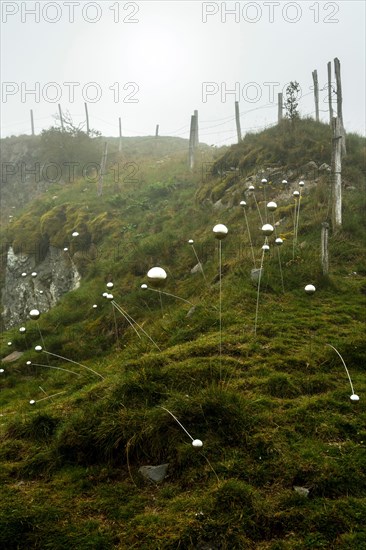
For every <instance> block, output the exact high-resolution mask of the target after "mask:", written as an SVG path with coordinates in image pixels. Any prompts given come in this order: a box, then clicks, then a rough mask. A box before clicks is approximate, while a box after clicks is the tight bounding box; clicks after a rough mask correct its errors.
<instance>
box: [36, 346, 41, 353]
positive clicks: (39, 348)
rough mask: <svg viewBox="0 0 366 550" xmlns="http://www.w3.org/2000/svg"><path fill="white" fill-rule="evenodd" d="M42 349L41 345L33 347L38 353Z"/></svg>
mask: <svg viewBox="0 0 366 550" xmlns="http://www.w3.org/2000/svg"><path fill="white" fill-rule="evenodd" d="M42 349H43V348H42V346H36V347H35V348H34V351H37V352H38V353H39V352H41V351H42Z"/></svg>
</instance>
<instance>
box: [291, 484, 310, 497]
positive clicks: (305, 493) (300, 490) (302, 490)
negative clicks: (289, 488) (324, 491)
mask: <svg viewBox="0 0 366 550" xmlns="http://www.w3.org/2000/svg"><path fill="white" fill-rule="evenodd" d="M294 491H295V492H296V493H298V494H299V495H301V496H303V497H307V496H309V493H310V491H309V489H307V488H306V487H299V486H297V485H294Z"/></svg>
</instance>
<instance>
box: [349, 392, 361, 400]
mask: <svg viewBox="0 0 366 550" xmlns="http://www.w3.org/2000/svg"><path fill="white" fill-rule="evenodd" d="M350 400H351V401H359V400H360V398H359V397H358V395H356V394H355V393H353V394H352V395H351V397H350Z"/></svg>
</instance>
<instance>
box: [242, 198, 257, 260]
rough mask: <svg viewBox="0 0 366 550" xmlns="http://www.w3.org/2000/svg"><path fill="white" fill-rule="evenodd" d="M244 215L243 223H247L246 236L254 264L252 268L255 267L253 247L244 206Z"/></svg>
mask: <svg viewBox="0 0 366 550" xmlns="http://www.w3.org/2000/svg"><path fill="white" fill-rule="evenodd" d="M244 217H245V223H246V224H247V231H248V237H249V244H250V250H251V252H252V258H253V265H254V269H255V255H254V249H253V243H252V238H251V235H250V229H249V222H248V216H247V213H246V211H245V208H244Z"/></svg>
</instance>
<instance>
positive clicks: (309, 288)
mask: <svg viewBox="0 0 366 550" xmlns="http://www.w3.org/2000/svg"><path fill="white" fill-rule="evenodd" d="M315 290H316V289H315V286H314V285H306V287H305V292H306V294H314V292H315Z"/></svg>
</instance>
